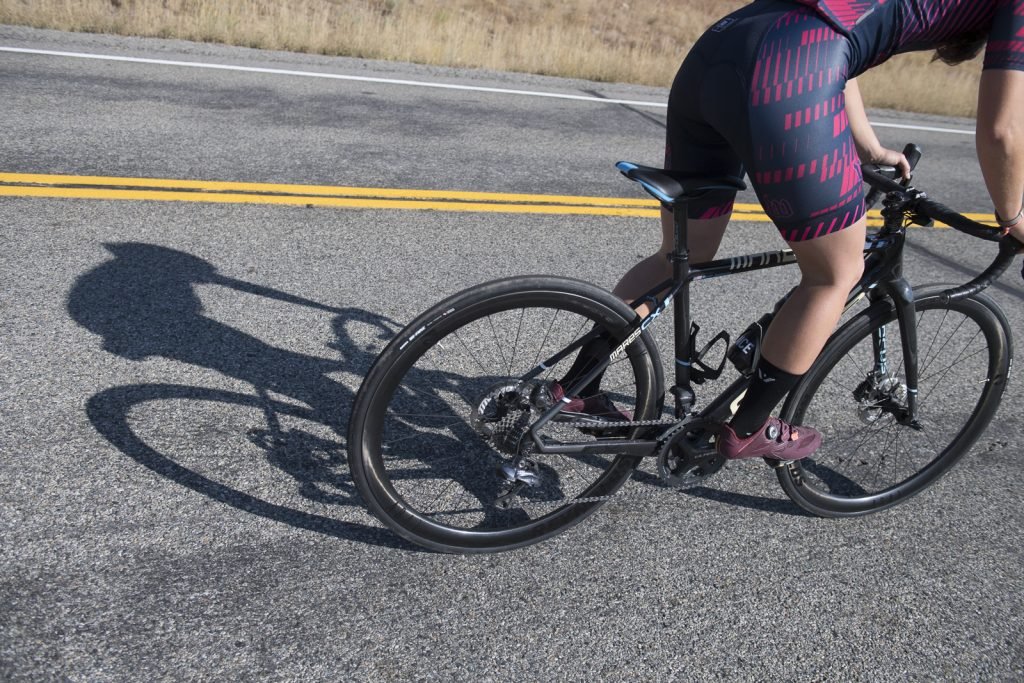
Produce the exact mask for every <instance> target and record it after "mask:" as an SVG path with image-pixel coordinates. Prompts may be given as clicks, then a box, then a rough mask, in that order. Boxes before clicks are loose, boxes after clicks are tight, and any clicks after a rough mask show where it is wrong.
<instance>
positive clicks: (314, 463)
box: [67, 243, 410, 548]
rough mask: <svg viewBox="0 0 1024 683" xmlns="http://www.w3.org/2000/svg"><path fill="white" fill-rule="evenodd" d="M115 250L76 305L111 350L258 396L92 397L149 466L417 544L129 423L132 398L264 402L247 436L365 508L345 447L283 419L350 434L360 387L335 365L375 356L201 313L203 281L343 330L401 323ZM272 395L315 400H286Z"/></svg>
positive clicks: (253, 505)
mask: <svg viewBox="0 0 1024 683" xmlns="http://www.w3.org/2000/svg"><path fill="white" fill-rule="evenodd" d="M105 246H106V248H107V249H108V251H110V253H111V255H112V256H113V258H112V259H111V260H109V261H106V262H105V263H102V264H101V265H99V266H98V267H96V268H95V269H93V270H91V271H89V272H88V273H85V274H84V275H82V276H80V277H79V278H78V280H77V281H76V282H75V284H74V286H73V287H72V289H71V291H70V293H69V295H68V299H67V308H68V311H69V313H70V315H71V317H72V318H73V319H74V320H75V321H76V322H77V323H79V324H80V325H82V326H83V327H84V328H86V329H88V330H89V331H91V332H93V333H95V334H97V335H99V336H100V337H101V338H102V343H103V348H104V349H105V350H107V351H109V352H110V353H113V354H116V355H118V356H120V357H123V358H127V359H131V360H142V359H145V358H151V357H162V358H167V359H171V360H176V361H180V362H182V363H186V364H189V365H194V366H199V367H204V368H209V369H211V370H215V371H217V372H220V373H223V374H224V375H227V376H229V377H233V378H236V379H238V380H242V381H244V382H247V383H249V384H250V385H252V386H254V387H255V388H256V392H255V393H254V394H240V393H235V392H230V391H222V390H215V389H208V388H202V387H190V386H183V385H177V384H143V385H130V386H121V387H114V388H112V389H107V390H105V391H102V392H100V393H99V394H97V395H95V396H93V397H92V398H91V399H90V400H89V402H88V407H87V411H88V415H89V418H90V420H91V421H92V424H93V425H94V427H95V428H96V430H97V431H98V432H99V433H100V434H102V435H103V436H104V437H105V438H107V439H108V440H109V441H110V442H111V443H112V444H114V445H115V446H116V447H117V448H119V449H120V450H121V451H122V452H124V453H125V454H127V455H128V456H130V457H132V458H134V459H135V460H137V461H139V462H140V463H142V464H143V465H145V466H146V467H149V468H150V469H152V470H154V471H156V472H159V473H160V474H162V475H164V476H167V477H168V478H170V479H172V480H174V481H177V482H178V483H180V484H182V485H185V486H187V487H189V488H191V489H193V490H196V491H198V492H200V493H203V494H204V495H208V496H210V497H211V498H214V499H216V500H219V501H222V502H225V503H228V504H230V505H233V506H235V507H238V508H241V509H245V510H247V511H249V512H252V513H254V514H258V515H261V516H264V517H268V518H272V519H275V520H278V521H282V522H285V523H287V524H291V525H293V526H297V527H301V528H308V529H314V530H317V531H319V532H322V533H327V534H331V535H336V536H340V537H346V538H354V539H360V540H363V541H366V542H370V543H375V544H381V545H387V546H394V547H404V548H408V547H410V546H409V545H408V544H406V543H404V542H403V541H401V540H400V539H398V538H397V537H396V536H394V535H392V534H390V533H388V532H385V531H382V530H380V529H377V528H375V527H370V526H366V525H361V524H354V523H348V522H341V521H338V520H334V519H330V518H327V517H322V516H319V515H313V514H309V513H306V512H302V511H299V510H295V509H292V508H288V507H286V506H281V505H276V504H272V503H269V502H267V501H264V500H261V499H258V498H256V497H254V496H251V495H249V494H246V493H243V492H241V491H238V490H236V489H233V488H232V487H230V486H227V485H225V484H223V483H220V482H217V481H214V480H213V479H210V478H208V477H206V476H203V475H200V474H198V473H197V472H194V471H192V470H190V469H188V468H186V467H184V466H182V465H180V464H179V463H177V462H174V461H173V460H172V459H171V458H169V457H168V456H166V455H164V454H163V453H161V452H159V451H157V450H156V449H154V448H152V447H151V446H149V445H148V444H146V443H145V441H143V440H142V439H141V438H139V437H138V436H137V435H136V434H135V433H134V432H133V431H132V429H131V427H130V426H129V424H128V414H129V412H130V411H131V409H132V408H133V406H135V405H138V404H140V403H142V402H146V401H160V400H182V399H184V400H191V401H212V402H220V403H225V404H234V405H242V406H250V407H253V408H257V409H260V410H262V411H263V413H264V415H265V416H266V418H267V428H266V429H253V430H250V431H249V433H248V434H247V436H248V438H249V440H250V441H251V442H252V443H254V444H255V445H257V446H258V447H260V448H261V449H262V450H263V451H264V453H265V456H266V458H267V461H268V462H269V463H270V464H272V465H274V466H275V467H277V468H278V469H280V470H282V471H284V472H286V473H287V474H289V475H290V476H291V477H293V478H294V479H295V480H296V482H297V484H298V489H299V490H298V493H299V495H301V496H303V497H304V498H306V499H308V500H312V501H315V502H321V503H329V504H341V505H346V504H347V505H361V502H360V501H359V499H358V496H356V494H355V490H354V487H353V486H352V484H351V481H350V480H349V478H348V476H347V473H346V474H344V475H343V474H342V473H341V468H342V466H343V463H344V458H343V456H342V454H343V452H344V444H343V443H342V442H341V441H339V440H334V439H332V438H325V437H324V436H322V435H317V434H313V433H311V432H307V431H304V430H302V429H299V428H295V427H289V428H283V427H282V426H281V424H280V421H279V417H280V416H282V415H291V416H293V417H297V418H300V419H302V420H308V421H311V422H315V423H319V424H322V425H325V426H327V427H328V428H329V429H330V430H332V431H333V433H335V434H342V433H344V427H345V424H346V422H347V418H348V410H349V407H350V405H351V403H352V400H353V393H352V391H351V390H350V389H348V388H347V387H345V386H344V385H342V384H340V383H338V382H336V381H334V380H332V379H331V378H330V377H329V376H328V373H332V372H337V371H339V370H342V369H345V370H348V371H350V372H354V373H359V374H362V373H364V372H365V370H366V369H367V368H368V367H369V365H370V363H371V361H372V355H373V354H372V353H370V352H368V351H366V350H364V349H363V348H362V347H361V346H359V345H358V344H356V343H354V342H353V341H352V340H351V339H340V340H339V343H338V344H337V345H335V346H336V347H337V348H339V349H340V350H341V351H342V352H343V353H344V354H345V356H346V357H345V359H344V360H341V359H327V358H320V357H317V356H310V355H306V354H301V353H296V352H293V351H287V350H284V349H280V348H277V347H275V346H272V345H270V344H267V343H265V342H263V341H261V340H260V339H257V338H256V337H253V336H251V335H249V334H246V333H244V332H242V331H240V330H238V329H235V328H233V327H231V326H229V325H226V324H224V323H222V322H219V321H217V320H215V319H213V318H211V317H209V316H207V315H205V314H204V313H203V306H202V302H201V301H200V299H199V297H198V296H197V294H196V291H195V287H196V286H198V285H219V286H224V287H228V288H231V289H234V290H237V291H242V292H247V293H250V294H255V295H258V296H262V297H265V298H269V299H274V300H278V301H282V302H286V303H291V304H296V305H301V306H306V307H311V308H314V309H317V310H322V311H327V312H330V313H333V314H335V315H336V316H337V322H336V326H335V328H336V330H342V331H343V330H344V329H345V327H346V323H347V322H359V323H363V324H368V325H370V326H371V327H373V328H376V329H377V330H378V331H379V332H380V336H381V337H385V336H390V335H391V334H393V333H394V330H395V329H396V328H397V325H396V323H394V322H393V321H390V320H388V319H387V318H382V317H380V316H376V315H373V314H370V313H368V312H366V311H362V310H359V309H344V308H336V307H331V306H326V305H324V304H321V303H318V302H315V301H311V300H308V299H304V298H302V297H298V296H294V295H291V294H288V293H285V292H281V291H278V290H275V289H272V288H269V287H263V286H260V285H256V284H253V283H249V282H245V281H241V280H235V279H232V278H228V277H225V276H222V275H220V274H219V273H218V272H217V270H216V268H215V267H214V266H213V265H212V264H210V263H208V262H206V261H204V260H203V259H200V258H198V257H196V256H193V255H191V254H187V253H185V252H182V251H177V250H174V249H169V248H166V247H161V246H157V245H152V244H141V243H117V244H107V245H105ZM269 392H275V393H277V394H280V395H283V396H287V397H290V398H293V399H296V400H297V401H299V402H301V403H302V404H305V406H295V405H292V404H288V403H284V402H281V401H276V400H274V399H272V398H271V397H270V393H269Z"/></svg>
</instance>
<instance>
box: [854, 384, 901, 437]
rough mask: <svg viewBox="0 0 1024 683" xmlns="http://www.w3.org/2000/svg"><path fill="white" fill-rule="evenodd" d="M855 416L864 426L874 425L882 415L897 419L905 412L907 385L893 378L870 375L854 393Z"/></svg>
mask: <svg viewBox="0 0 1024 683" xmlns="http://www.w3.org/2000/svg"><path fill="white" fill-rule="evenodd" d="M854 397H855V398H856V399H857V416H858V417H860V420H861V422H863V423H864V424H868V425H870V424H874V423H875V422H877V421H878V420H879V419H880V418H881V417H882V416H883V415H885V414H887V413H888V414H891V415H895V416H896V417H897V418H899V417H900V416H901V415H902V413H903V412H905V411H906V404H907V385H906V384H904V383H903V382H901V381H899V380H898V379H897V378H895V377H890V376H883V377H878V376H876V375H874V374H872V375H870V376H869V377H868V378H867V379H865V380H864V382H862V383H861V385H860V386H859V387H857V389H856V390H855V391H854Z"/></svg>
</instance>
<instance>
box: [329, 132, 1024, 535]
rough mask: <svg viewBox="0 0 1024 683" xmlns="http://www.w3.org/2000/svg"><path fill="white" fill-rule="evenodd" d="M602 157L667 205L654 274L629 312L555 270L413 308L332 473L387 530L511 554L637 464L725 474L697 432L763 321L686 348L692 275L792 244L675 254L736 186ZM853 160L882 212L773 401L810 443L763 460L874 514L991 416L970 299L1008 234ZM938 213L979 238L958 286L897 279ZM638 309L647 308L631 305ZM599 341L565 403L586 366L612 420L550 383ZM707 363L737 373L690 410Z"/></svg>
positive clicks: (809, 500)
mask: <svg viewBox="0 0 1024 683" xmlns="http://www.w3.org/2000/svg"><path fill="white" fill-rule="evenodd" d="M906 153H907V156H908V158H910V159H911V161H912V163H913V165H915V166H916V164H917V161H918V160H919V158H920V150H918V149H917V148H916V147H914V146H912V145H911V146H908V148H907V150H906ZM617 166H618V168H619V170H620V171H621V172H622V173H623V174H624V175H625V176H626V177H628V178H630V179H632V180H635V181H637V182H639V183H640V184H641V186H642V187H643V189H644V190H646V191H647V192H648V193H649V194H651V195H652V196H654V197H655V198H656V199H658V200H659V202H660V203H661V205H662V206H663V207H665V208H666V209H667V210H669V211H671V212H672V214H673V216H674V221H675V245H674V250H673V252H672V253H671V255H670V257H669V258H670V260H671V261H672V277H671V279H670V280H668V281H666V282H664V283H661V284H660V285H658V286H657V287H656V288H654V289H653V290H652V291H650V292H649V293H648V294H647V295H646V296H644V297H641V298H640V299H638V300H637V301H636V303H634V304H633V305H632V306H630V305H627V304H625V303H624V302H623V301H621V300H620V299H618V298H617V297H615V296H613V295H612V294H611V293H609V292H608V291H605V290H603V289H600V288H598V287H596V286H594V285H591V284H588V283H585V282H581V281H578V280H572V279H568V278H563V277H551V276H527V277H514V278H509V279H503V280H498V281H495V282H490V283H487V284H482V285H479V286H475V287H472V288H470V289H467V290H465V291H463V292H461V293H459V294H456V295H454V296H452V297H450V298H448V299H446V300H444V301H442V302H441V303H439V304H437V305H436V306H434V307H433V308H431V309H430V310H428V311H426V312H425V313H423V314H422V315H420V316H419V317H418V318H416V319H415V320H414V321H413V322H412V323H411V324H409V326H408V327H406V328H405V329H404V330H403V331H402V332H401V333H399V335H398V336H397V337H395V338H394V339H393V340H392V341H391V342H390V343H389V344H388V346H387V347H386V348H385V349H384V351H383V352H382V353H381V355H380V356H379V357H378V359H377V360H376V362H375V364H374V365H373V367H372V368H371V370H370V371H369V373H368V374H367V376H366V378H365V380H364V381H363V384H362V386H361V388H360V390H359V392H358V394H357V397H356V401H355V404H354V406H353V410H352V417H351V422H350V424H349V433H348V451H349V456H348V457H349V465H350V468H351V474H352V478H353V480H354V482H355V484H356V487H357V489H358V491H359V493H360V495H361V496H362V498H363V500H364V501H365V503H366V504H367V506H368V507H369V509H370V510H371V511H372V513H373V514H374V515H376V516H377V517H378V518H379V519H380V520H381V521H382V522H383V523H384V524H386V525H387V526H388V527H389V528H391V529H392V530H393V531H395V532H396V533H397V534H399V535H400V536H402V537H403V538H406V539H408V540H410V541H413V542H414V543H417V544H420V545H422V546H425V547H427V548H431V549H434V550H438V551H446V552H459V553H477V552H496V551H502V550H508V549H512V548H517V547H521V546H525V545H529V544H532V543H536V542H538V541H541V540H543V539H547V538H550V537H551V536H554V535H555V534H557V533H559V532H561V531H564V530H565V529H567V528H569V527H570V526H572V525H574V524H576V523H578V522H580V521H582V520H583V519H585V518H586V517H587V516H589V515H590V514H592V513H594V512H595V511H596V510H597V509H598V508H599V507H600V506H601V505H602V504H603V503H605V502H606V501H608V500H609V499H611V498H612V497H613V496H614V495H615V494H616V492H617V491H619V489H620V487H622V485H623V484H624V483H625V482H626V481H627V480H628V479H629V478H630V476H631V475H632V473H633V471H634V470H635V469H636V468H637V467H638V465H639V464H640V463H641V462H642V461H643V460H644V459H645V458H651V459H654V460H655V461H656V463H657V470H658V473H659V475H660V476H661V479H662V480H663V481H664V483H665V484H667V485H668V486H670V487H676V488H683V489H685V488H690V487H695V486H698V485H700V484H702V483H703V482H704V481H705V480H707V478H708V477H710V476H712V475H714V474H715V473H716V472H718V471H719V470H720V469H721V468H722V466H723V465H724V462H725V461H724V459H723V458H722V457H721V456H720V455H719V454H718V453H717V451H716V448H715V438H716V435H717V434H718V433H719V431H720V426H721V425H722V423H723V422H725V421H727V420H728V419H729V418H730V417H731V415H732V414H733V412H734V406H735V405H736V404H737V403H738V401H739V399H740V398H741V397H742V395H743V393H744V391H745V390H746V388H747V386H748V384H749V381H750V377H751V375H752V373H753V369H754V367H755V365H756V362H757V353H758V348H759V342H760V337H761V333H762V332H763V330H764V329H766V328H767V326H768V324H769V323H770V322H771V319H772V316H773V315H774V312H768V313H766V314H765V315H763V316H761V317H760V319H758V320H757V322H755V323H753V324H751V325H750V326H749V327H748V328H747V330H746V331H744V332H743V333H742V334H741V335H739V336H738V337H737V338H736V340H735V341H733V340H731V338H730V335H729V333H728V332H726V331H723V332H720V333H718V334H717V335H716V336H715V337H714V338H712V339H711V341H709V342H708V343H706V344H704V345H702V346H701V345H699V344H698V342H697V336H698V332H699V327H698V326H697V325H696V324H694V323H693V322H692V320H691V315H690V298H689V295H690V286H691V284H692V283H694V282H700V281H703V280H709V279H714V278H718V277H725V276H729V275H734V274H739V273H750V272H753V271H757V270H761V269H766V268H776V267H780V266H783V265H787V264H791V263H795V261H796V259H795V256H794V255H793V253H792V251H789V250H782V251H775V252H766V253H759V254H752V255H746V256H738V257H733V258H728V259H720V260H714V261H710V262H707V263H700V264H691V263H690V262H689V259H688V251H687V249H686V244H687V229H688V228H687V216H686V213H687V212H686V205H687V202H688V201H690V200H692V199H693V198H695V197H698V196H701V195H702V194H704V193H707V192H710V191H714V190H721V189H737V190H739V189H744V188H745V185H744V183H743V182H742V181H741V180H739V179H736V178H693V177H683V176H681V175H679V174H675V173H672V172H669V171H663V170H659V169H654V168H649V167H644V166H639V165H637V164H632V163H628V162H619V164H618V165H617ZM863 173H864V178H865V181H866V182H867V183H868V185H869V186H870V188H871V190H870V192H869V196H868V200H869V202H871V203H873V202H874V201H876V200H877V199H878V198H879V197H882V196H884V208H883V209H882V216H883V218H884V225H883V227H882V228H881V229H880V230H877V231H876V232H872V233H870V234H869V236H868V238H867V240H866V244H865V247H864V258H865V271H864V276H863V278H862V279H861V280H860V282H859V283H858V284H857V285H856V286H855V287H854V288H853V290H852V291H851V292H850V296H849V300H848V311H850V312H851V314H852V317H849V319H848V320H847V321H846V322H845V323H844V324H842V325H841V326H840V327H839V329H838V330H837V331H836V332H835V333H834V334H833V335H832V336H831V337H830V339H829V341H828V342H827V344H826V345H825V347H824V349H823V351H822V352H821V355H820V356H819V357H818V359H817V361H816V362H815V363H814V365H813V367H812V368H811V369H810V371H809V372H807V374H806V375H805V376H804V377H803V378H802V379H801V381H800V383H799V384H798V385H797V386H796V387H795V388H794V389H793V390H792V392H791V393H790V394H789V395H788V397H787V398H786V400H785V402H784V404H783V407H782V411H781V417H782V418H783V419H784V420H786V421H788V422H790V423H792V424H796V425H799V424H807V425H812V426H814V427H815V428H817V429H819V430H820V431H821V432H822V434H823V438H824V441H823V445H822V447H821V448H820V449H819V450H818V451H817V452H816V453H814V454H813V455H812V456H811V457H809V458H806V459H804V460H800V461H794V462H780V461H771V460H766V462H767V463H768V464H769V465H770V466H772V467H773V468H774V469H775V472H776V474H777V476H778V480H779V483H780V484H781V486H782V488H783V490H784V491H785V493H786V494H787V495H788V496H789V497H790V498H791V499H792V500H793V501H794V502H795V503H796V504H797V505H799V506H800V507H801V508H803V509H804V510H806V511H808V512H810V513H812V514H815V515H820V516H825V517H847V516H854V515H863V514H867V513H870V512H874V511H877V510H882V509H885V508H888V507H891V506H893V505H896V504H897V503H900V502H902V501H904V500H906V499H908V498H910V497H911V496H913V495H915V494H917V493H919V492H920V491H921V490H923V489H924V488H925V487H927V486H929V485H930V484H932V483H933V482H935V481H936V479H938V478H939V477H940V476H941V475H942V474H944V473H945V472H947V471H948V470H949V469H950V468H951V467H952V466H953V465H954V464H955V463H956V462H957V461H958V460H959V459H960V458H962V457H963V456H964V454H965V453H967V452H968V450H969V449H970V448H971V446H972V445H973V444H974V443H975V441H976V440H977V439H978V437H979V436H980V435H981V434H982V432H984V430H985V428H986V427H987V425H988V423H989V421H990V420H991V419H992V416H993V415H994V414H995V412H996V409H997V408H998V406H999V402H1000V399H1001V397H1002V395H1003V392H1004V390H1005V388H1006V384H1007V380H1008V377H1009V374H1010V367H1011V362H1012V356H1013V353H1012V339H1011V335H1010V329H1009V325H1008V322H1007V320H1006V317H1005V315H1004V314H1003V313H1002V312H1001V311H1000V309H999V307H998V306H997V305H996V304H995V302H994V301H993V300H992V299H991V298H989V297H988V296H986V295H985V294H983V290H984V289H985V288H987V287H988V286H989V285H990V284H991V283H992V282H993V281H994V280H995V279H997V278H998V277H999V276H1000V275H1001V274H1002V273H1003V272H1004V271H1005V270H1006V268H1008V267H1009V265H1010V263H1011V262H1012V260H1013V258H1014V256H1015V254H1016V252H1017V250H1018V249H1019V248H1020V246H1021V245H1020V243H1019V242H1017V241H1016V240H1014V239H1013V238H1012V237H1002V236H1001V235H1000V233H999V231H998V230H997V229H995V228H992V227H989V226H986V225H983V224H981V223H976V222H974V221H972V220H970V219H968V218H966V217H964V216H962V215H961V214H959V213H957V212H955V211H953V210H951V209H948V208H947V207H945V206H943V205H942V204H939V203H937V202H935V201H932V200H931V199H929V198H928V197H927V195H926V194H925V193H924V192H922V191H920V190H918V189H916V188H914V187H912V186H911V185H910V181H909V179H908V180H905V181H902V182H897V181H896V180H895V178H896V170H895V169H894V168H892V167H881V166H865V167H863ZM936 220H937V221H941V222H943V223H946V224H947V225H949V226H951V227H953V228H955V229H957V230H959V231H962V232H965V233H967V234H970V235H973V236H975V237H979V238H981V239H985V240H990V241H998V242H999V252H998V255H997V256H996V258H995V260H994V261H993V262H992V264H991V265H990V266H989V267H988V268H987V269H986V270H985V271H984V272H983V273H982V274H981V275H979V276H978V277H977V278H975V279H974V280H972V281H971V282H968V283H966V284H964V285H962V286H929V287H920V288H914V287H912V286H911V284H910V283H909V282H908V281H907V279H906V278H905V277H904V274H903V248H904V244H905V242H906V239H907V228H908V227H910V226H911V225H914V224H917V225H929V224H931V223H932V221H936ZM784 301H785V297H783V298H782V299H781V300H780V301H779V302H778V304H777V305H776V306H775V309H774V310H778V308H779V306H781V304H782V302H784ZM641 304H647V305H648V307H649V308H648V311H649V312H647V313H646V315H643V316H641V315H639V314H638V313H637V309H639V308H640V306H641ZM670 305H671V306H672V307H673V309H674V316H675V321H674V322H675V324H674V334H675V349H674V351H675V353H674V357H673V362H672V365H673V368H674V382H673V384H672V386H671V387H669V389H668V391H667V392H666V390H665V378H664V373H663V369H662V364H661V360H660V358H661V357H660V354H659V352H658V349H657V347H656V345H655V342H654V339H653V338H652V336H651V334H650V330H649V329H648V328H649V326H650V325H651V324H652V323H653V322H654V321H655V320H657V319H658V318H659V317H661V316H662V315H663V313H664V312H665V311H666V310H667V309H668V307H669V306H670ZM598 338H600V339H604V340H606V344H607V348H608V349H609V351H608V353H607V354H605V356H604V358H603V360H602V361H601V362H600V363H599V364H597V365H596V366H595V367H594V368H593V369H592V370H590V371H589V372H587V373H585V374H584V376H582V377H580V378H578V379H577V380H573V381H572V382H571V384H572V386H567V387H564V390H565V391H564V395H565V396H574V395H576V394H577V393H578V392H580V391H581V390H582V389H583V388H584V387H586V386H587V385H588V384H589V383H591V382H592V381H594V380H595V379H596V378H598V377H599V376H601V377H602V379H601V384H600V391H601V392H602V394H603V395H604V396H605V397H606V398H607V399H609V400H610V401H611V403H612V404H613V405H614V406H615V407H617V408H618V409H619V410H621V411H622V413H623V416H619V417H620V421H616V422H613V421H609V420H606V419H602V418H600V417H599V416H597V417H595V416H594V415H588V414H584V413H579V412H569V411H567V410H565V408H566V404H567V402H568V400H569V399H567V398H561V397H560V396H558V395H556V394H555V393H554V391H553V390H552V384H553V383H554V382H557V381H559V378H562V377H563V375H564V374H565V372H566V369H567V368H568V367H569V366H570V364H571V363H572V361H573V360H574V358H575V357H576V355H577V353H578V352H579V350H580V348H581V347H583V346H584V345H585V344H588V343H589V342H591V341H593V340H595V339H598ZM698 346H700V348H698ZM727 364H731V365H732V366H734V367H735V371H736V377H735V379H734V380H733V381H732V382H731V383H729V384H728V386H727V388H726V389H725V390H724V391H722V392H721V393H720V394H719V395H718V396H716V397H715V398H713V399H712V400H710V402H708V403H707V404H706V405H705V406H703V407H701V408H700V409H698V408H697V406H698V404H697V398H696V388H697V387H699V386H700V385H702V384H705V383H707V382H708V381H710V380H716V379H718V378H719V377H720V376H722V374H723V373H724V372H725V371H726V366H727ZM666 395H669V396H671V401H670V403H671V405H670V407H666V405H665V404H666ZM559 398H561V400H558V399H559ZM622 417H625V419H624V420H622ZM658 488H662V487H658Z"/></svg>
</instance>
